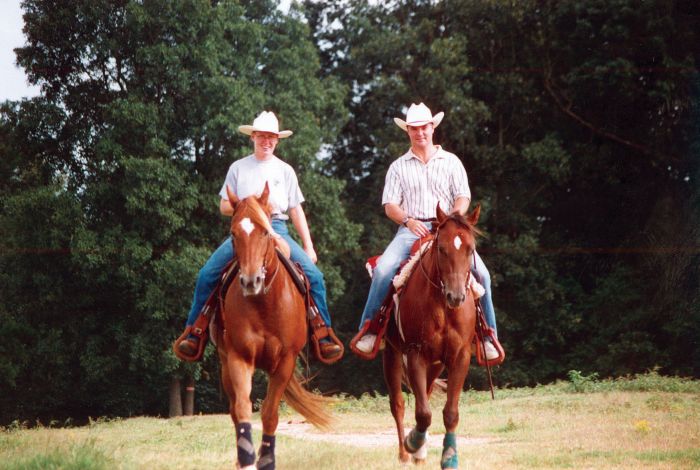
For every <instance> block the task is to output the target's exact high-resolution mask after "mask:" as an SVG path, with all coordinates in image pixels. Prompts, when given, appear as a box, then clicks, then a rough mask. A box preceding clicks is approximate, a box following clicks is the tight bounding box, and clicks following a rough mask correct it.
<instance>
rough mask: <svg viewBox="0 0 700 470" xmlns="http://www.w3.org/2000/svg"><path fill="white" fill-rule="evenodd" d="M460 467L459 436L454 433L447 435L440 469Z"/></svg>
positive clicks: (443, 445)
mask: <svg viewBox="0 0 700 470" xmlns="http://www.w3.org/2000/svg"><path fill="white" fill-rule="evenodd" d="M458 465H459V460H458V459H457V436H456V435H455V433H453V432H448V433H445V439H444V440H443V441H442V458H441V459H440V468H457V467H458Z"/></svg>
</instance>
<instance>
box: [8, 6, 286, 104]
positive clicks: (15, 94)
mask: <svg viewBox="0 0 700 470" xmlns="http://www.w3.org/2000/svg"><path fill="white" fill-rule="evenodd" d="M289 3H290V0H282V2H280V9H282V10H283V11H286V10H287V9H288V8H289ZM19 4H20V0H0V102H2V101H5V100H19V99H22V98H24V97H31V96H35V95H37V94H38V93H39V89H38V88H37V87H30V86H29V84H28V83H27V77H26V75H25V74H24V70H22V69H20V68H19V67H17V66H16V65H15V53H14V52H13V49H14V48H15V47H20V46H22V45H24V35H23V34H22V26H23V23H22V10H21V8H20V6H19Z"/></svg>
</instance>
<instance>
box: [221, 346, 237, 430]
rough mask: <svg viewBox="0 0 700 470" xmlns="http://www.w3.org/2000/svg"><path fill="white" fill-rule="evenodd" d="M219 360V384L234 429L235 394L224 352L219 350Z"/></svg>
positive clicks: (235, 421)
mask: <svg viewBox="0 0 700 470" xmlns="http://www.w3.org/2000/svg"><path fill="white" fill-rule="evenodd" d="M219 360H220V361H221V385H222V387H223V388H224V392H226V396H227V397H228V412H229V414H230V415H231V420H232V421H233V427H234V429H235V428H236V426H238V421H237V420H236V412H235V406H236V394H235V393H234V392H233V387H232V386H231V377H229V373H228V365H227V359H226V354H224V353H222V352H221V351H219Z"/></svg>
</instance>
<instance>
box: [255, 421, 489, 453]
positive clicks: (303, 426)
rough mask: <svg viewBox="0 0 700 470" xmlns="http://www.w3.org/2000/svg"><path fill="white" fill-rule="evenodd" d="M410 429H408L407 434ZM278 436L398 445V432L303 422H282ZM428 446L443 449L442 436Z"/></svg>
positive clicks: (466, 442) (469, 441)
mask: <svg viewBox="0 0 700 470" xmlns="http://www.w3.org/2000/svg"><path fill="white" fill-rule="evenodd" d="M253 428H255V429H262V425H261V424H260V423H259V422H257V423H253ZM409 431H410V429H408V428H407V429H406V434H408V432H409ZM277 434H282V435H286V436H292V437H294V438H296V439H301V440H305V441H321V442H331V443H335V444H346V445H350V446H355V447H365V448H366V447H389V446H395V445H397V444H398V439H397V437H396V431H395V430H394V429H393V428H392V429H387V430H385V431H380V432H372V433H362V434H359V433H336V432H323V433H322V432H321V431H319V430H317V429H315V428H314V427H313V426H312V425H310V424H308V423H305V422H303V421H294V420H292V421H284V422H282V421H280V423H279V425H278V426H277ZM494 440H495V439H493V438H488V437H461V436H458V437H457V443H458V444H459V446H460V447H462V446H476V445H484V444H488V443H490V442H493V441H494ZM428 446H429V447H435V448H441V447H442V434H438V435H431V434H429V435H428Z"/></svg>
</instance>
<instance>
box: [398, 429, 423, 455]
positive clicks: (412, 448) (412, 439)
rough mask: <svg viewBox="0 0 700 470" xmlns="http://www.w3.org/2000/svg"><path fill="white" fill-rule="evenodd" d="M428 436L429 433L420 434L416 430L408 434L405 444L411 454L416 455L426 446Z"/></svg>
mask: <svg viewBox="0 0 700 470" xmlns="http://www.w3.org/2000/svg"><path fill="white" fill-rule="evenodd" d="M426 435H427V432H420V431H418V430H417V429H416V428H413V429H411V432H410V433H408V436H406V439H404V442H403V444H404V447H406V450H407V451H408V453H409V454H413V453H415V452H416V451H417V450H418V449H420V448H421V447H422V446H423V444H425V437H426Z"/></svg>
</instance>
